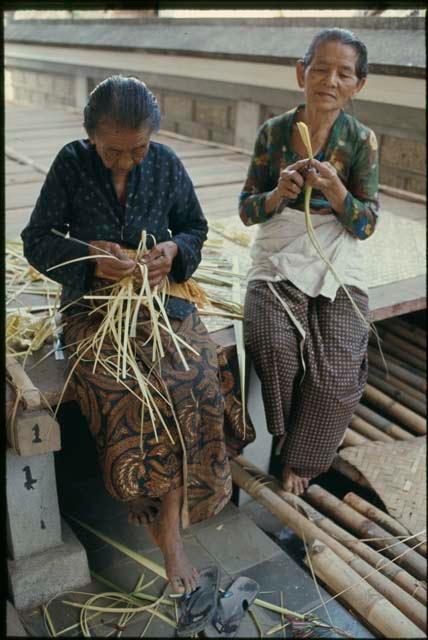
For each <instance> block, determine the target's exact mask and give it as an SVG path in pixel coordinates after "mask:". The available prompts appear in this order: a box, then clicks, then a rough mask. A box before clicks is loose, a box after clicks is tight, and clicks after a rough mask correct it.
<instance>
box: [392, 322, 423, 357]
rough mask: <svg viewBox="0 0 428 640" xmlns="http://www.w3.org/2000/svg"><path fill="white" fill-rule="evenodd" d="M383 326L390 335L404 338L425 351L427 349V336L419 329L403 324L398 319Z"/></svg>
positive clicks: (406, 323)
mask: <svg viewBox="0 0 428 640" xmlns="http://www.w3.org/2000/svg"><path fill="white" fill-rule="evenodd" d="M385 326H386V328H387V329H388V331H390V332H391V333H395V335H397V336H400V337H401V338H404V339H405V340H409V341H410V342H412V343H413V344H415V345H416V346H418V347H420V348H421V349H424V350H425V349H426V347H427V334H426V332H425V331H423V329H420V328H419V327H414V326H413V325H411V324H409V323H408V322H403V321H402V320H399V319H398V318H394V319H393V320H387V321H386V322H385Z"/></svg>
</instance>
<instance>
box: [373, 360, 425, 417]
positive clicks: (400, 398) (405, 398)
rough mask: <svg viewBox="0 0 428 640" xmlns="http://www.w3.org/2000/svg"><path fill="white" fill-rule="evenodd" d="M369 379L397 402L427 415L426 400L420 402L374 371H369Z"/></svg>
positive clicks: (422, 414)
mask: <svg viewBox="0 0 428 640" xmlns="http://www.w3.org/2000/svg"><path fill="white" fill-rule="evenodd" d="M368 381H369V383H370V384H371V385H373V386H374V387H376V388H377V389H379V390H380V391H382V392H383V393H386V395H388V396H389V397H390V398H393V399H394V400H397V402H400V403H401V404H403V405H405V406H406V407H407V408H408V409H411V410H412V411H415V412H416V413H417V414H418V415H420V416H425V417H426V415H427V405H426V402H420V401H419V400H416V398H414V397H413V396H411V395H409V394H407V393H405V391H402V390H401V389H397V388H395V387H394V386H393V385H392V384H391V383H390V382H387V381H386V380H382V378H381V377H380V376H377V375H376V373H374V372H373V371H369V375H368Z"/></svg>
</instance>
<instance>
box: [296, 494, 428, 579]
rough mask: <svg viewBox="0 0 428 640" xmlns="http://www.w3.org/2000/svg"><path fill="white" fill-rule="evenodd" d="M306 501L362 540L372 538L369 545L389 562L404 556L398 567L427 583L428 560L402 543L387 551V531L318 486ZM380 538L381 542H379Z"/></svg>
mask: <svg viewBox="0 0 428 640" xmlns="http://www.w3.org/2000/svg"><path fill="white" fill-rule="evenodd" d="M305 497H306V498H307V499H308V500H309V502H310V503H311V504H314V505H315V506H316V507H319V508H320V509H321V510H322V511H324V512H325V513H327V514H328V515H329V516H330V517H333V518H334V519H335V520H336V521H338V522H339V523H340V524H342V525H343V526H345V527H347V528H349V529H351V531H353V532H354V533H355V534H356V535H358V536H360V537H361V538H371V540H370V544H371V545H372V546H373V547H375V548H376V549H382V550H383V553H384V555H386V556H387V557H388V558H391V559H395V558H397V556H399V555H400V554H404V555H403V556H402V557H401V558H399V559H397V560H396V564H398V565H400V566H401V567H403V568H404V569H406V570H407V571H409V572H410V573H411V574H412V575H413V576H415V578H417V579H418V580H425V579H426V575H427V562H426V560H425V558H423V557H421V556H420V555H419V554H418V553H416V552H415V551H413V550H412V549H409V547H408V546H407V545H405V544H403V543H402V542H399V543H397V544H396V545H394V547H393V548H392V549H384V547H385V546H386V545H385V540H384V538H390V535H389V533H388V532H387V531H385V529H382V527H379V525H377V524H375V523H374V522H371V521H370V520H367V518H365V517H364V516H362V515H361V514H360V513H358V511H355V509H352V508H351V507H349V506H348V505H347V504H344V503H343V502H341V501H340V500H339V499H338V498H336V497H335V496H333V495H331V494H330V493H328V491H325V489H322V488H321V487H320V486H318V485H316V484H313V485H311V486H310V487H309V488H308V489H307V491H306V494H305ZM378 538H380V540H379V539H378Z"/></svg>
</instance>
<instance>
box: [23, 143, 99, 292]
mask: <svg viewBox="0 0 428 640" xmlns="http://www.w3.org/2000/svg"><path fill="white" fill-rule="evenodd" d="M75 184H76V174H75V168H74V167H73V164H72V162H70V161H69V159H68V158H67V151H66V149H65V148H64V149H62V150H61V151H60V152H59V154H58V155H57V157H56V158H55V160H54V162H53V164H52V166H51V168H50V169H49V172H48V174H47V176H46V179H45V182H44V184H43V186H42V189H41V192H40V195H39V197H38V199H37V202H36V206H35V207H34V210H33V212H32V214H31V217H30V220H29V222H28V224H27V226H26V227H25V229H24V230H23V231H22V233H21V238H22V240H23V243H24V255H25V257H26V258H27V260H28V262H29V263H30V264H31V265H32V266H33V267H34V268H35V269H37V270H38V271H40V273H43V274H44V275H46V276H48V277H49V278H52V279H53V280H56V281H57V282H59V283H60V284H63V285H69V286H70V287H74V288H80V289H81V288H82V284H83V283H85V284H87V283H88V281H89V280H90V279H91V278H92V273H93V265H91V264H90V262H91V261H90V260H84V261H82V262H75V263H73V264H70V265H67V266H65V267H60V268H59V269H55V270H53V271H49V272H48V269H49V267H53V266H54V265H56V264H59V263H61V262H65V261H67V260H72V259H74V258H81V257H84V256H88V255H89V248H88V247H85V246H82V245H79V244H75V243H73V242H69V241H68V240H65V239H63V238H59V237H57V236H55V235H54V234H52V233H51V228H52V227H54V228H55V229H57V230H58V231H61V232H62V233H66V232H67V231H68V227H69V222H70V219H71V212H72V210H71V202H72V193H73V191H74V189H75Z"/></svg>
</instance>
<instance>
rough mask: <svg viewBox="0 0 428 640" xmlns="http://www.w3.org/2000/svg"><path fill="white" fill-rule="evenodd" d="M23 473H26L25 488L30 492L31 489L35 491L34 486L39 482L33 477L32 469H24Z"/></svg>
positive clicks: (27, 467)
mask: <svg viewBox="0 0 428 640" xmlns="http://www.w3.org/2000/svg"><path fill="white" fill-rule="evenodd" d="M23 472H24V473H25V482H24V487H25V488H26V489H27V491H30V489H33V490H34V487H33V484H36V482H37V480H35V479H34V478H33V476H32V475H31V469H30V467H29V466H28V465H27V466H26V467H24V468H23Z"/></svg>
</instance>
